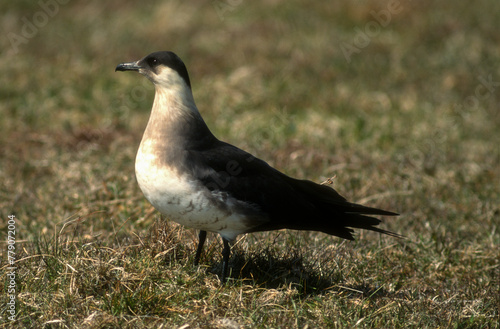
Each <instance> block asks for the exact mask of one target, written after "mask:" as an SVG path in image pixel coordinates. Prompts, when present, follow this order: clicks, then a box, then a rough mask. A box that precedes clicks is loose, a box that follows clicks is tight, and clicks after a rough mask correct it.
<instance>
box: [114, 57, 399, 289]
mask: <svg viewBox="0 0 500 329" xmlns="http://www.w3.org/2000/svg"><path fill="white" fill-rule="evenodd" d="M116 71H136V72H139V73H140V74H142V75H144V76H145V77H146V78H148V79H149V80H150V81H151V82H152V83H153V84H154V86H155V96H154V102H153V106H152V110H151V114H150V117H149V121H148V123H147V126H146V129H145V131H144V134H143V136H142V140H141V142H140V146H139V149H138V151H137V156H136V159H135V174H136V178H137V182H138V185H139V187H140V189H141V191H142V192H143V194H144V196H145V198H146V199H147V200H148V201H149V202H150V203H151V204H152V205H153V207H154V208H156V209H157V210H158V211H159V212H160V213H161V214H162V215H164V216H165V217H167V218H168V219H170V220H173V221H175V222H177V223H179V224H181V225H183V226H185V227H189V228H194V229H196V230H199V235H198V239H199V240H198V246H197V249H196V254H195V257H194V264H195V265H198V264H199V260H200V256H201V254H202V251H203V245H204V243H205V239H206V237H207V232H213V233H218V234H219V235H220V236H221V237H222V241H223V250H222V273H221V275H220V277H219V278H220V281H221V282H222V284H224V282H225V281H226V278H227V275H228V268H229V256H230V253H231V243H232V242H233V241H234V240H235V239H236V237H237V236H238V235H240V234H246V233H254V232H262V231H273V230H281V229H290V230H307V231H319V232H323V233H326V234H329V235H333V236H337V237H340V238H343V239H347V240H354V236H353V233H354V230H353V229H365V230H370V231H375V232H379V233H383V234H387V235H390V236H393V237H402V236H401V235H399V234H397V233H394V232H391V231H387V230H384V229H381V228H379V227H377V225H378V224H379V223H380V222H381V220H380V219H378V218H376V217H372V215H379V216H398V215H399V214H397V213H395V212H391V211H386V210H382V209H377V208H372V207H368V206H364V205H360V204H356V203H352V202H349V201H347V199H345V198H344V197H343V196H341V195H340V194H339V193H338V192H337V191H335V189H333V188H332V187H330V186H327V185H322V184H317V183H315V182H312V181H310V180H300V179H295V178H292V177H290V176H288V175H286V174H284V173H282V172H280V171H278V170H277V169H275V168H273V167H272V166H270V165H269V164H268V163H267V162H265V161H263V160H261V159H259V158H257V157H255V156H253V155H252V154H250V153H248V152H246V151H243V150H241V149H239V148H237V147H236V146H233V145H231V144H229V143H226V142H224V141H221V140H219V139H218V138H216V137H215V136H214V134H212V132H211V131H210V129H209V128H208V126H207V124H206V123H205V121H204V120H203V118H202V116H201V114H200V112H199V110H198V108H197V106H196V104H195V101H194V97H193V93H192V89H191V82H190V79H189V74H188V70H187V68H186V65H185V64H184V62H183V61H182V60H181V59H180V58H179V56H177V55H176V54H175V53H174V52H171V51H158V52H153V53H151V54H149V55H147V56H145V57H144V58H142V59H140V60H137V61H135V62H126V63H121V64H118V65H117V66H116V69H115V72H116Z"/></svg>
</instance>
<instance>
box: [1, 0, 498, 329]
mask: <svg viewBox="0 0 500 329" xmlns="http://www.w3.org/2000/svg"><path fill="white" fill-rule="evenodd" d="M57 3H58V2H57ZM389 3H390V2H389V1H388V2H385V1H375V0H373V1H368V2H345V3H338V4H327V3H326V2H325V3H320V2H318V3H315V4H311V3H306V2H303V1H291V2H290V1H288V2H271V3H269V2H252V3H250V2H246V1H244V2H238V1H227V2H226V1H223V0H220V1H219V0H215V1H212V2H202V1H198V2H189V3H187V2H181V1H170V2H162V1H153V2H148V3H142V4H137V3H134V2H132V1H120V2H118V1H108V2H106V3H105V4H101V3H87V2H83V1H70V2H68V3H67V4H59V5H58V7H57V9H58V10H57V13H55V14H54V15H52V16H53V17H48V16H47V17H48V18H47V20H46V22H45V24H41V23H43V21H41V20H39V21H34V18H35V17H38V19H41V18H43V17H42V16H41V15H42V14H40V12H42V13H43V10H44V9H43V7H42V6H41V5H40V4H39V3H38V2H28V1H16V3H15V4H14V3H12V4H10V3H9V5H7V4H6V3H5V4H0V9H1V10H0V13H1V14H0V15H1V19H0V22H1V26H2V33H1V35H2V38H0V45H1V49H3V51H2V52H1V53H0V58H1V59H2V60H1V61H0V68H1V71H2V75H0V85H1V86H2V87H1V88H0V110H1V113H2V115H1V116H0V129H1V133H0V142H1V144H2V147H1V148H0V176H1V177H0V179H1V181H2V185H1V186H0V215H1V218H2V219H1V220H0V231H1V232H2V233H1V236H2V237H5V238H2V241H4V242H2V244H1V245H0V253H1V259H2V263H1V266H0V274H1V277H2V279H3V278H5V282H6V283H8V279H7V273H8V272H9V270H8V266H9V265H8V264H7V251H8V249H7V243H6V242H7V234H8V230H9V228H8V225H7V224H8V223H7V221H8V216H9V215H15V216H16V223H15V232H16V236H15V237H16V245H15V246H16V249H15V252H16V259H17V260H16V263H15V266H16V267H17V269H16V271H15V274H16V285H15V287H16V298H17V299H16V312H17V314H16V319H15V321H10V320H9V319H8V316H9V314H8V313H7V301H8V298H9V297H8V285H7V284H6V285H5V287H4V289H3V290H2V293H1V294H0V305H1V306H0V327H2V328H15V327H18V328H82V327H83V328H151V327H163V328H301V329H302V328H353V327H361V328H390V327H393V328H402V327H404V328H407V327H408V328H498V327H499V318H498V317H499V311H498V309H499V305H500V299H499V295H500V291H499V284H500V282H499V280H500V268H499V254H500V253H499V247H498V246H499V245H500V238H499V234H498V229H499V228H498V223H499V217H500V216H499V214H500V209H499V205H498V200H499V195H500V188H499V184H498V182H499V181H500V161H499V160H500V147H499V145H500V133H499V132H498V127H499V125H500V115H499V111H498V104H499V101H500V86H498V81H500V70H499V69H498V61H499V59H500V46H499V44H500V37H499V36H498V31H497V28H496V27H497V25H498V24H497V22H498V21H499V19H500V16H499V15H500V14H499V13H500V10H499V9H500V8H499V4H498V2H497V1H492V0H481V1H479V2H475V3H474V5H471V4H468V3H463V4H462V3H456V2H451V1H441V2H439V3H434V2H430V1H420V2H414V1H413V2H410V1H401V2H400V3H399V5H400V7H398V8H400V9H401V10H399V11H398V12H397V13H394V14H392V15H391V17H390V20H389V21H388V23H387V25H386V26H385V27H381V26H379V27H378V29H374V30H368V33H370V37H369V38H368V41H369V42H367V40H366V37H365V39H363V37H362V36H361V35H360V34H359V33H360V32H359V31H367V30H366V29H367V26H368V27H370V26H372V28H374V26H375V27H376V25H373V24H374V22H375V18H374V16H373V15H372V14H371V12H372V11H375V12H377V13H380V12H381V11H382V10H388V8H389V7H388V6H389ZM482 8H489V10H488V11H485V10H483V9H482ZM36 15H38V16H36ZM40 17H41V18H40ZM23 18H25V19H23ZM26 21H29V22H32V23H33V22H38V23H37V24H38V25H39V26H38V27H37V28H36V31H35V32H36V33H35V32H33V31H32V33H31V34H30V35H29V37H27V35H26V34H24V35H23V28H24V29H26V27H25V25H26V24H27V23H26ZM367 24H368V25H367ZM369 24H371V25H369ZM370 31H371V32H370ZM9 33H15V34H16V35H17V36H21V37H23V38H25V39H23V40H25V41H26V42H24V43H21V44H19V45H18V47H13V45H12V43H11V41H10V39H9V38H12V34H9ZM9 36H10V37H9ZM363 42H364V43H363ZM342 44H349V45H351V46H356V47H357V49H358V51H357V52H355V53H352V54H351V56H350V57H349V58H346V56H345V54H344V52H343V50H342V48H341V45H342ZM15 48H17V49H15ZM16 50H17V51H16ZM156 50H173V51H175V52H176V53H178V54H179V55H180V56H181V58H183V59H184V60H185V62H186V64H187V66H188V69H189V70H190V74H191V80H192V85H193V90H194V95H195V99H196V100H197V104H198V107H199V108H200V111H201V112H202V114H203V116H204V118H205V119H206V121H207V123H208V124H209V126H210V128H211V129H212V131H213V132H214V133H215V134H216V135H217V136H218V137H219V138H221V139H222V140H225V141H228V142H231V143H233V144H235V145H238V146H239V147H241V148H244V149H246V150H248V151H250V152H252V153H254V154H256V155H257V156H259V157H261V158H263V159H265V160H267V161H268V162H269V163H270V164H272V165H273V166H275V167H277V168H279V169H280V170H282V171H284V172H286V173H287V174H290V175H292V176H294V177H298V178H308V179H311V180H314V181H317V182H321V181H324V180H325V179H326V178H328V177H331V176H335V179H334V187H335V188H336V189H337V190H338V191H339V192H340V193H341V194H343V195H345V196H346V197H348V198H349V199H351V200H353V201H356V202H362V203H365V204H367V205H371V206H375V207H381V208H384V209H388V210H394V211H397V212H399V213H401V216H400V217H399V218H387V219H385V220H384V222H383V224H382V227H383V228H384V229H389V230H392V231H395V232H398V233H401V234H403V235H405V236H406V237H407V239H403V240H398V239H394V238H391V237H384V236H379V235H378V234H374V233H371V232H358V234H357V240H356V241H354V242H346V241H341V240H340V239H337V238H334V237H330V236H326V235H325V234H321V233H315V232H292V231H280V232H267V233H258V234H252V235H247V236H242V237H240V239H239V240H238V241H237V243H236V245H235V246H234V248H233V254H232V257H231V265H232V275H231V279H230V282H229V284H227V285H225V286H220V284H219V282H218V278H217V273H219V271H220V266H221V255H220V251H221V249H222V243H221V241H220V240H219V238H218V237H216V236H214V235H211V236H209V240H208V247H207V248H206V250H205V253H204V254H203V256H202V260H201V266H199V267H195V266H193V265H192V264H193V258H194V250H195V247H196V241H197V236H196V232H194V231H192V230H190V229H188V228H182V227H180V226H178V225H177V224H175V223H173V222H170V221H168V220H167V219H165V218H161V217H160V215H159V214H158V213H157V212H156V211H154V209H153V208H152V207H151V206H150V205H149V203H148V202H147V201H145V199H144V198H143V196H142V194H141V192H140V190H139V188H138V187H137V184H136V181H135V177H134V171H133V168H134V157H135V152H136V150H137V147H138V143H139V141H140V138H141V135H142V132H143V129H144V127H145V124H146V122H147V119H148V114H149V110H150V107H151V103H152V98H153V88H152V86H151V85H150V83H149V82H148V81H146V79H144V78H142V77H140V76H138V75H133V74H114V72H113V70H114V67H115V66H116V64H118V63H120V62H125V61H131V60H135V59H138V58H140V57H142V56H144V55H146V54H148V53H149V52H152V51H156ZM348 59H349V61H348ZM488 81H489V83H488Z"/></svg>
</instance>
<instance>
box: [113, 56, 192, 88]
mask: <svg viewBox="0 0 500 329" xmlns="http://www.w3.org/2000/svg"><path fill="white" fill-rule="evenodd" d="M161 65H163V66H167V67H169V68H171V69H173V70H174V71H176V72H177V73H178V74H179V75H180V76H181V77H182V78H183V79H184V81H185V82H186V84H187V85H188V87H189V88H191V81H190V80H189V74H188V71H187V68H186V65H184V62H183V61H182V60H181V59H180V58H179V56H177V55H176V54H175V53H173V52H171V51H157V52H154V53H151V54H149V55H147V56H146V57H144V58H142V59H140V60H138V61H137V62H131V63H121V64H118V66H117V67H116V69H115V71H139V70H140V69H143V70H150V71H152V72H154V73H155V74H157V73H158V71H157V68H158V67H159V66H161Z"/></svg>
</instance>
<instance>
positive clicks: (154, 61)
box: [148, 58, 158, 67]
mask: <svg viewBox="0 0 500 329" xmlns="http://www.w3.org/2000/svg"><path fill="white" fill-rule="evenodd" d="M148 64H149V66H151V67H155V66H156V65H158V60H157V59H156V58H149V59H148Z"/></svg>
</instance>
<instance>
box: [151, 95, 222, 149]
mask: <svg viewBox="0 0 500 329" xmlns="http://www.w3.org/2000/svg"><path fill="white" fill-rule="evenodd" d="M212 138H214V139H215V137H213V135H212V133H211V132H210V130H209V129H208V127H207V125H206V124H205V121H204V120H203V118H202V117H201V115H200V112H199V111H198V108H197V107H196V104H195V102H194V98H193V94H192V92H191V89H190V88H188V87H187V86H182V87H179V88H176V87H175V86H174V87H170V88H163V87H161V86H156V92H155V99H154V103H153V109H152V111H151V116H150V118H149V122H148V125H147V127H146V131H145V132H144V136H143V141H144V140H152V141H153V140H154V141H156V143H162V144H163V143H164V144H165V145H166V144H170V145H175V146H177V147H182V148H190V147H193V145H197V144H198V143H200V142H204V141H207V140H211V139H212Z"/></svg>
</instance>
